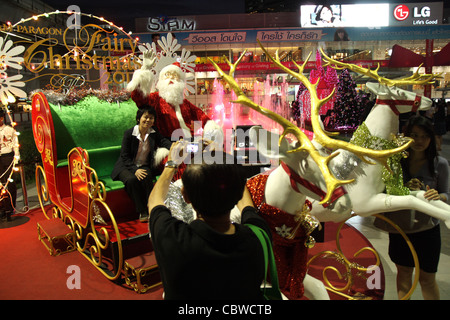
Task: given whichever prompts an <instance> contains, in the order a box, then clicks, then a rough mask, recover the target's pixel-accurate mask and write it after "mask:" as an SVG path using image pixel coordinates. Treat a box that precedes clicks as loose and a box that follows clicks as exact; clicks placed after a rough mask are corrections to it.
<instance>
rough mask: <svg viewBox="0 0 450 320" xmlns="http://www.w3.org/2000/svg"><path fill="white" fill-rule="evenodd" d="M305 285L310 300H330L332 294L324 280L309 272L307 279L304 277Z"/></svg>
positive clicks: (306, 294)
mask: <svg viewBox="0 0 450 320" xmlns="http://www.w3.org/2000/svg"><path fill="white" fill-rule="evenodd" d="M303 287H304V288H305V296H306V297H307V298H308V299H309V300H330V296H329V295H328V292H327V289H326V288H325V285H324V284H323V283H322V281H320V280H318V279H316V278H314V277H312V276H310V275H309V274H306V275H305V279H303Z"/></svg>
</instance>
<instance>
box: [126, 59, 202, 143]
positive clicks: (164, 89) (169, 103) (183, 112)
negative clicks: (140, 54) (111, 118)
mask: <svg viewBox="0 0 450 320" xmlns="http://www.w3.org/2000/svg"><path fill="white" fill-rule="evenodd" d="M155 61H156V56H155V54H154V53H153V51H147V52H145V53H144V60H143V65H142V68H141V69H139V70H136V71H135V73H134V74H133V78H132V80H131V82H130V83H129V84H128V86H127V89H128V90H129V91H131V97H132V99H133V101H134V102H135V103H136V105H137V107H140V106H141V105H144V104H148V105H150V106H153V107H154V108H155V109H156V112H157V118H156V119H157V120H156V127H157V128H158V130H159V131H160V133H161V134H162V135H163V136H165V137H167V138H169V139H170V138H171V137H172V134H174V135H176V137H175V136H174V138H175V139H178V138H179V137H180V136H182V137H184V138H190V137H193V136H194V122H195V121H198V122H201V126H202V127H204V126H205V124H206V122H207V121H208V120H210V119H209V117H208V116H207V115H206V114H205V113H204V112H203V111H202V110H201V109H200V108H198V107H196V106H195V105H194V104H192V103H191V102H190V101H188V100H187V99H185V97H184V90H185V86H186V84H185V72H183V70H182V69H181V67H180V65H179V63H174V64H171V65H168V66H166V67H164V68H163V69H162V70H161V71H160V73H159V79H158V82H157V84H156V89H158V91H156V92H151V88H152V84H153V81H154V74H153V71H152V68H153V65H154V64H155ZM180 129H181V130H180Z"/></svg>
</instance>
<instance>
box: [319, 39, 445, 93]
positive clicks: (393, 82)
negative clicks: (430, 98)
mask: <svg viewBox="0 0 450 320" xmlns="http://www.w3.org/2000/svg"><path fill="white" fill-rule="evenodd" d="M320 53H321V54H322V56H323V60H324V61H325V64H324V67H326V66H331V67H333V68H334V69H338V70H341V69H349V70H351V71H354V72H356V73H359V74H362V75H366V76H368V77H370V78H372V79H375V80H377V81H378V82H379V83H380V84H384V85H387V86H389V87H393V86H405V85H410V84H420V85H425V84H432V83H434V79H436V77H438V76H440V75H441V74H434V73H432V74H422V75H421V74H419V68H420V67H421V66H422V64H421V65H420V66H419V68H417V70H416V72H414V74H413V75H412V76H410V77H405V78H401V79H388V78H384V77H382V76H380V75H379V74H378V70H379V69H380V64H378V67H377V68H376V69H375V70H371V69H366V68H363V67H360V66H357V65H355V64H350V63H345V62H341V61H337V60H334V59H332V58H330V57H328V56H327V55H326V54H325V53H324V52H323V50H322V48H320Z"/></svg>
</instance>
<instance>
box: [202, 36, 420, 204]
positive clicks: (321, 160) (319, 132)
mask: <svg viewBox="0 0 450 320" xmlns="http://www.w3.org/2000/svg"><path fill="white" fill-rule="evenodd" d="M258 43H259V45H260V46H261V48H262V49H263V51H264V52H265V54H266V55H267V56H268V57H269V58H270V59H271V60H272V62H274V63H275V64H276V65H277V66H278V67H280V68H281V69H282V70H283V71H284V72H286V73H288V74H290V75H292V76H293V77H295V78H297V79H298V80H300V81H301V82H302V83H303V84H304V85H305V86H306V88H307V89H308V90H309V92H310V94H311V124H312V127H313V130H314V134H315V140H317V142H319V143H320V144H322V145H323V146H324V147H327V148H330V149H344V150H348V151H351V152H353V153H355V154H356V155H357V156H358V157H360V158H361V159H362V160H363V161H365V162H367V163H371V164H373V162H371V161H369V160H368V159H366V158H365V157H368V158H372V159H374V160H376V161H378V162H380V163H382V164H383V165H385V166H386V167H387V159H388V158H389V157H390V156H392V155H394V154H396V153H398V152H401V151H403V150H405V149H406V148H407V147H408V146H409V144H410V143H411V142H412V141H409V142H408V143H407V144H405V145H403V146H401V147H398V148H395V149H390V150H372V149H366V148H362V147H359V146H355V145H352V144H350V143H348V142H345V141H341V140H336V139H332V138H330V137H329V136H328V135H329V134H330V133H326V132H324V130H323V129H322V127H321V125H320V122H319V109H320V107H321V106H322V105H323V104H324V103H326V102H327V101H328V100H329V99H330V98H331V97H332V95H333V94H334V91H333V92H332V93H331V94H330V95H329V96H328V97H326V98H324V99H319V98H318V96H317V91H316V89H317V85H318V83H319V81H317V83H316V84H311V82H309V80H308V79H307V78H306V77H305V76H304V75H303V70H304V68H305V65H306V63H307V61H308V59H309V57H308V59H307V60H306V61H305V62H304V63H303V65H302V66H299V65H298V64H297V63H295V62H293V63H294V64H295V66H296V67H297V68H298V70H299V71H298V72H294V71H292V70H290V69H289V68H287V67H285V66H284V65H283V64H282V63H281V62H280V59H279V56H278V51H277V53H276V57H275V58H274V57H272V56H271V55H270V54H269V52H268V51H267V50H266V49H265V48H264V47H263V46H262V45H261V43H260V42H259V41H258ZM245 52H246V51H244V53H242V55H241V56H240V57H239V59H238V60H237V61H236V62H235V63H234V64H232V63H231V62H230V61H229V60H228V59H226V61H227V64H228V65H229V66H230V71H229V74H226V73H225V72H223V70H222V69H221V68H220V67H219V66H218V65H217V64H216V63H215V62H214V61H212V60H211V59H209V60H210V62H211V63H212V64H213V65H214V67H215V68H216V69H217V71H218V72H219V74H220V75H221V76H222V78H223V79H224V80H225V81H226V82H227V83H228V84H229V85H230V87H231V88H232V89H233V91H234V92H235V93H236V96H237V100H235V101H232V102H233V103H240V104H243V105H246V106H248V107H250V108H252V109H253V110H255V111H257V112H259V113H261V114H263V115H265V116H267V117H269V118H270V119H272V120H274V121H276V122H277V123H279V124H280V125H281V126H282V127H283V130H284V131H283V133H282V134H281V136H280V142H281V140H282V139H283V138H284V137H285V136H286V135H287V134H289V133H290V134H292V135H294V136H295V137H296V138H297V139H298V142H299V147H297V148H296V149H294V150H291V151H290V152H297V151H306V152H308V153H309V155H310V157H311V158H312V159H313V160H314V161H315V163H316V164H317V166H318V167H319V169H320V170H321V172H322V174H323V177H324V180H325V183H326V185H327V194H326V196H325V197H324V198H323V199H322V201H321V202H320V203H321V204H323V203H326V202H329V201H330V198H331V195H332V194H333V192H334V190H335V189H336V188H338V187H339V186H341V185H344V184H348V183H351V182H353V181H354V180H353V179H352V180H339V179H336V178H335V177H334V176H333V174H332V173H331V172H330V169H329V167H328V163H329V162H330V161H331V159H333V158H334V157H335V156H337V155H338V154H339V153H338V152H335V153H333V154H331V155H329V156H322V155H321V154H320V153H319V152H318V151H317V150H316V148H315V147H314V145H313V144H312V142H311V141H310V140H309V139H308V137H307V136H306V135H305V134H304V133H303V131H302V130H301V129H300V128H298V127H297V126H296V125H294V124H292V123H291V122H290V121H288V120H286V119H285V118H283V117H282V116H280V115H278V114H277V113H275V112H272V111H270V110H268V109H266V108H264V107H262V106H259V105H257V104H256V103H254V102H253V101H252V100H250V99H249V98H248V97H247V96H246V95H245V94H244V92H243V91H242V90H241V88H240V87H239V85H238V84H237V83H236V81H235V80H234V78H233V74H234V72H235V71H236V67H237V65H238V64H239V63H240V62H241V60H242V57H243V56H244V55H245ZM310 56H311V54H310Z"/></svg>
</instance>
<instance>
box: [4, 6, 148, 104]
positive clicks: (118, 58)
mask: <svg viewBox="0 0 450 320" xmlns="http://www.w3.org/2000/svg"><path fill="white" fill-rule="evenodd" d="M71 7H72V8H71ZM71 7H69V8H68V11H61V12H60V11H55V12H50V13H44V14H39V15H35V16H32V17H29V18H23V19H21V20H20V21H19V22H17V23H15V24H13V23H11V22H7V23H5V24H3V25H0V29H1V31H3V32H2V33H3V34H4V36H3V37H0V56H1V57H2V58H1V59H0V98H1V101H2V103H3V104H7V103H10V102H12V101H14V100H15V99H14V96H18V97H26V94H25V92H24V91H23V90H22V89H20V88H21V87H24V86H25V84H26V82H29V81H32V80H39V81H40V83H41V84H42V83H47V85H46V86H47V87H48V86H49V87H50V88H51V89H65V88H67V87H70V86H76V85H79V84H80V83H82V84H85V83H87V84H91V83H94V82H99V83H100V84H101V85H100V86H108V85H117V84H122V83H126V82H128V81H129V80H130V79H131V76H132V74H133V72H134V71H135V70H136V69H139V68H140V67H141V65H142V62H141V61H142V60H141V59H140V58H139V54H141V52H138V51H139V49H138V39H137V38H136V39H134V38H132V37H131V33H126V32H125V31H123V29H122V28H120V27H118V26H116V25H114V23H112V22H111V21H108V20H106V19H104V18H103V17H96V16H93V15H91V14H84V13H81V12H80V11H79V8H78V7H76V6H71ZM73 7H75V8H73ZM54 15H58V16H61V15H62V16H64V18H65V19H63V21H65V22H66V26H65V28H64V27H53V26H51V25H52V21H53V19H51V18H52V17H53V16H54ZM82 17H84V18H85V19H86V20H87V19H89V20H90V21H92V20H95V21H97V22H98V23H88V24H86V25H82V24H81V18H82ZM53 25H54V23H53ZM23 69H26V70H27V71H29V72H26V73H25V74H26V75H27V77H26V79H25V78H24V74H23V72H21V70H23ZM14 70H17V71H14ZM16 72H17V74H14V73H16ZM30 73H31V76H29V75H30ZM47 79H48V81H47ZM42 87H44V86H43V85H42Z"/></svg>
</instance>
